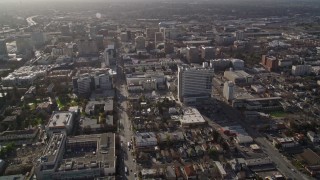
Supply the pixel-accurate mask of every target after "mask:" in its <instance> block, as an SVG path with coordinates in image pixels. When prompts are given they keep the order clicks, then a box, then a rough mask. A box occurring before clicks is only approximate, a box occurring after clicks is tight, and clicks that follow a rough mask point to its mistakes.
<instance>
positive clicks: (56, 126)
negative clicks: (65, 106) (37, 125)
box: [46, 111, 74, 136]
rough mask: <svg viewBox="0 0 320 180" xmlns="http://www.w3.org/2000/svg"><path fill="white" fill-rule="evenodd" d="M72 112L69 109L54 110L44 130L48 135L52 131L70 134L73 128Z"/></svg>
mask: <svg viewBox="0 0 320 180" xmlns="http://www.w3.org/2000/svg"><path fill="white" fill-rule="evenodd" d="M73 121H74V114H73V113H72V112H69V111H55V112H53V113H52V115H51V117H50V119H49V122H48V124H47V125H46V132H47V134H48V135H49V136H51V135H52V134H53V133H63V134H70V133H71V131H72V129H73Z"/></svg>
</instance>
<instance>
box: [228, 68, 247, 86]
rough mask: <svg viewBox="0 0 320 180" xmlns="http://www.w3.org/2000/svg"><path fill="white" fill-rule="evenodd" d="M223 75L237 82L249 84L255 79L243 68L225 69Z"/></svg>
mask: <svg viewBox="0 0 320 180" xmlns="http://www.w3.org/2000/svg"><path fill="white" fill-rule="evenodd" d="M223 76H224V77H225V78H227V79H228V80H229V81H232V82H234V83H235V84H248V83H252V81H253V76H251V75H250V74H248V73H246V72H245V71H242V70H239V71H237V70H235V71H234V70H230V71H225V72H224V75H223Z"/></svg>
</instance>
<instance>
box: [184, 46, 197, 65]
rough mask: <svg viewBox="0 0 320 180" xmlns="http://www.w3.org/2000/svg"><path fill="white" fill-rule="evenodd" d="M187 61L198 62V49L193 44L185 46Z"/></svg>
mask: <svg viewBox="0 0 320 180" xmlns="http://www.w3.org/2000/svg"><path fill="white" fill-rule="evenodd" d="M187 61H188V62H189V63H199V62H200V58H199V50H198V48H197V47H195V46H190V47H187Z"/></svg>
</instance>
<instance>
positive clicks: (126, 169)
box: [124, 167, 129, 175]
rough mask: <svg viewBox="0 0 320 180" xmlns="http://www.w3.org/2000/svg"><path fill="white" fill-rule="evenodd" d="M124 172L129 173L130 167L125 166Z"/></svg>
mask: <svg viewBox="0 0 320 180" xmlns="http://www.w3.org/2000/svg"><path fill="white" fill-rule="evenodd" d="M124 172H125V173H126V174H127V175H129V171H128V168H127V167H124Z"/></svg>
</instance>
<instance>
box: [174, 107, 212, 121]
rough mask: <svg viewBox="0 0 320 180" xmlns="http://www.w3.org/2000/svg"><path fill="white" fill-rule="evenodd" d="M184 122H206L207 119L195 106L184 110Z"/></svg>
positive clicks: (182, 119)
mask: <svg viewBox="0 0 320 180" xmlns="http://www.w3.org/2000/svg"><path fill="white" fill-rule="evenodd" d="M180 122H181V123H182V124H192V123H205V122H206V121H205V120H204V118H203V117H202V115H201V114H200V112H199V111H198V110H197V109H195V108H187V109H185V110H184V111H183V116H182V118H181V119H180Z"/></svg>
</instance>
